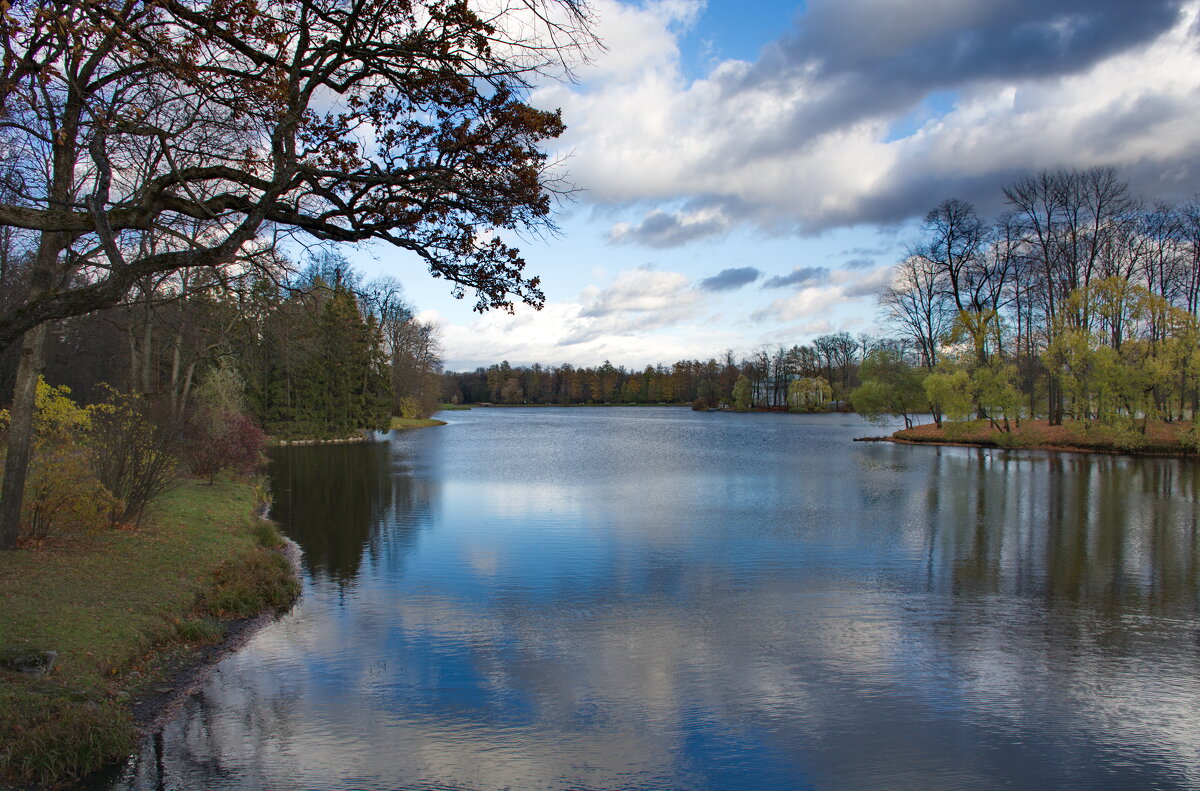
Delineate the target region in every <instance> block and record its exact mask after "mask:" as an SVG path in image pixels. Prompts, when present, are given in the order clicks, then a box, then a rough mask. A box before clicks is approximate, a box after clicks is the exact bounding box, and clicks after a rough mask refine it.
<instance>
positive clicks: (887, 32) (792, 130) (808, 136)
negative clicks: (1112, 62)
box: [727, 0, 1181, 148]
mask: <svg viewBox="0 0 1200 791" xmlns="http://www.w3.org/2000/svg"><path fill="white" fill-rule="evenodd" d="M941 5H943V6H945V7H943V8H939V9H936V10H934V9H931V8H930V3H929V1H928V0H907V2H893V3H887V4H883V5H881V4H879V3H867V2H861V0H813V2H811V3H810V4H809V7H808V10H807V12H806V13H805V14H804V15H803V16H802V17H801V18H800V26H799V29H798V30H797V31H796V32H794V33H793V34H791V35H789V36H787V37H785V38H783V39H781V40H779V41H778V42H776V43H775V44H774V45H771V46H770V47H768V48H767V49H766V50H765V51H764V56H763V58H762V59H761V60H760V61H759V62H758V63H757V64H755V67H754V68H753V69H751V70H750V71H749V72H748V73H746V74H745V75H741V76H739V77H738V78H737V79H735V80H734V81H733V82H732V83H731V84H730V85H728V86H727V89H729V90H732V91H735V92H736V91H740V90H743V89H745V88H747V87H759V88H766V89H768V90H770V89H772V88H773V87H776V88H781V89H783V90H788V88H789V86H791V85H792V84H793V83H795V82H797V81H801V80H803V81H806V82H812V83H815V84H816V85H817V86H818V92H817V94H816V96H815V97H814V101H811V102H805V103H804V104H803V106H801V107H798V108H797V110H796V111H795V113H794V114H793V116H792V117H791V118H790V119H785V120H784V121H783V122H782V123H781V124H780V125H779V127H778V139H777V141H776V142H777V143H778V144H779V145H781V146H783V147H784V148H794V147H795V145H796V143H797V141H801V142H803V141H811V140H814V139H815V138H818V137H819V136H821V135H822V134H825V133H827V132H830V131H833V130H835V129H840V128H843V127H846V126H848V125H851V124H853V123H856V122H858V121H861V120H865V119H872V118H878V117H881V116H892V117H894V116H898V115H902V114H903V113H905V112H906V111H908V110H909V109H910V108H912V107H914V106H916V105H917V104H918V103H919V102H920V101H921V100H922V99H923V98H924V97H925V96H927V95H928V94H929V93H930V92H933V91H946V90H951V91H953V90H956V89H959V88H961V87H963V86H967V85H970V84H971V83H973V82H977V81H981V80H998V79H999V80H1024V79H1044V78H1047V77H1054V76H1060V75H1065V74H1071V73H1076V72H1079V71H1081V70H1083V69H1086V68H1088V67H1090V66H1091V65H1093V64H1095V63H1097V62H1099V61H1100V60H1103V59H1104V58H1107V57H1110V56H1112V55H1114V54H1117V53H1119V52H1122V51H1125V50H1127V49H1130V48H1132V47H1135V46H1138V45H1141V44H1145V43H1147V42H1149V41H1151V40H1153V39H1155V38H1157V37H1158V36H1160V35H1162V34H1163V33H1165V32H1166V31H1167V30H1169V29H1170V28H1171V27H1172V26H1173V25H1174V24H1175V23H1176V22H1177V21H1178V19H1179V17H1180V13H1181V2H1180V0H1050V1H1048V0H975V1H974V2H971V3H960V4H956V5H954V6H949V5H945V4H941ZM788 92H790V91H788Z"/></svg>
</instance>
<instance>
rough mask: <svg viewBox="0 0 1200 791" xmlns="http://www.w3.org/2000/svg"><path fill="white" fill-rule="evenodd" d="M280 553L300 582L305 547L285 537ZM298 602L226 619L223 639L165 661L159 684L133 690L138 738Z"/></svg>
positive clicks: (165, 718)
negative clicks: (230, 657) (227, 659)
mask: <svg viewBox="0 0 1200 791" xmlns="http://www.w3.org/2000/svg"><path fill="white" fill-rule="evenodd" d="M261 518H265V517H261ZM278 552H279V554H280V555H282V556H283V557H284V559H285V560H287V562H288V566H289V567H290V568H291V570H292V575H293V577H295V579H296V580H297V582H299V581H301V580H302V578H303V572H302V570H301V567H300V558H301V557H302V555H303V550H301V549H300V545H299V544H297V543H296V542H295V541H293V540H292V539H290V538H288V537H286V536H284V537H283V546H282V547H281V548H280V549H279V550H278ZM296 601H299V596H297V597H296V599H294V600H293V601H292V602H291V603H290V604H288V605H286V606H282V607H278V606H272V607H268V608H267V609H265V610H263V611H262V612H260V613H258V614H256V615H249V616H246V617H245V618H237V619H234V620H230V621H226V622H225V635H224V637H222V638H221V639H220V640H219V641H217V642H215V643H209V644H207V645H197V646H192V647H190V648H189V649H188V650H186V651H184V652H182V653H181V654H180V655H178V656H175V657H171V658H169V659H168V660H167V661H165V662H164V664H163V666H162V667H161V668H159V674H160V676H162V677H160V678H159V679H158V680H157V683H155V682H154V681H151V682H150V683H148V684H147V685H146V688H145V689H144V690H138V689H134V690H132V691H131V698H130V710H131V712H132V714H133V722H134V725H135V726H136V727H137V731H138V738H139V739H144V738H145V737H147V736H153V735H154V734H156V733H158V732H159V731H161V730H162V729H163V727H165V726H166V724H167V721H168V720H170V719H171V717H173V716H174V715H175V713H176V712H177V711H178V710H179V708H180V707H181V706H182V705H183V704H184V703H185V702H186V701H187V699H188V698H189V697H191V696H192V695H194V694H196V693H197V692H199V691H200V688H201V687H202V686H203V685H204V682H205V681H207V680H208V677H209V676H211V675H212V673H213V671H214V670H215V669H216V667H217V665H218V664H220V663H221V661H222V660H223V659H225V658H226V657H228V656H230V655H232V654H234V653H236V652H237V651H238V650H239V649H241V648H242V647H243V646H245V645H246V643H248V642H250V640H252V639H253V638H254V637H255V635H257V634H258V633H259V632H261V631H262V630H263V629H264V628H266V627H267V626H269V625H270V624H271V623H273V622H275V621H276V620H278V619H279V618H282V617H283V616H284V615H286V614H287V613H289V612H290V611H291V609H292V607H294V606H295V605H296ZM130 760H134V757H133V756H131V757H130ZM100 771H104V770H100Z"/></svg>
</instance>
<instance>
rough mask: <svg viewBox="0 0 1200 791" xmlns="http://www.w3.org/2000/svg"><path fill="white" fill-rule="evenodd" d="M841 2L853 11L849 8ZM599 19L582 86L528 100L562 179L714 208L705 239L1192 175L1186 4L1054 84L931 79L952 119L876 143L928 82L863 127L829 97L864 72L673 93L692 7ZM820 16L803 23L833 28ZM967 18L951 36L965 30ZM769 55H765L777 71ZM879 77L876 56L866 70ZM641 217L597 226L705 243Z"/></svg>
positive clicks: (732, 64)
mask: <svg viewBox="0 0 1200 791" xmlns="http://www.w3.org/2000/svg"><path fill="white" fill-rule="evenodd" d="M847 3H848V4H849V5H853V6H855V9H854V14H858V15H861V14H863V13H865V12H864V7H865V6H863V3H862V2H851V0H847ZM817 5H819V6H820V8H824V9H826V11H827V12H828V11H829V9H830V8H831V6H830V5H829V4H817ZM599 7H600V9H601V16H602V18H605V17H607V19H608V21H607V22H605V23H604V25H603V26H602V29H601V33H602V35H609V33H606V31H611V35H612V38H611V39H610V40H609V46H610V49H609V52H608V53H607V54H606V55H605V56H604V57H603V58H601V59H600V61H599V63H598V64H597V66H596V69H595V71H593V72H585V73H584V75H583V76H584V78H585V81H586V82H585V87H584V88H580V89H571V88H569V87H566V86H556V87H554V88H550V89H546V90H545V91H543V92H542V93H541V94H540V95H539V97H538V100H539V101H540V102H542V103H546V104H553V105H556V106H557V105H561V106H562V107H563V110H564V117H565V119H566V121H567V124H568V126H569V129H568V132H567V134H566V136H565V138H564V145H565V147H566V148H567V149H569V150H572V151H573V152H574V156H573V158H572V159H571V161H570V162H569V168H570V170H571V174H572V178H573V179H574V180H575V182H576V183H578V184H579V185H580V186H581V187H583V188H584V190H585V192H584V193H583V197H584V198H585V199H586V200H592V201H596V202H600V203H610V204H628V203H642V204H645V205H646V206H648V207H651V208H654V207H656V206H657V205H659V204H661V203H663V202H672V201H688V200H703V201H706V202H707V204H708V205H709V206H720V207H723V208H722V210H721V211H720V213H719V217H720V219H721V223H722V225H721V228H720V229H719V230H721V231H723V230H725V229H727V228H728V227H729V225H730V224H732V223H733V222H735V221H742V222H751V223H753V224H756V225H758V226H760V227H763V228H767V229H774V230H778V229H781V228H782V229H792V230H796V229H799V230H803V231H816V230H820V229H822V228H827V227H832V226H838V225H848V224H855V223H861V222H895V221H899V220H902V219H904V218H906V217H911V216H914V215H915V214H917V213H919V212H922V211H924V210H926V209H927V208H928V207H929V206H931V205H934V204H936V203H937V202H938V201H940V200H942V199H944V198H946V197H949V196H951V195H959V196H961V197H966V198H968V199H973V200H981V201H985V202H986V201H992V202H995V201H998V199H999V197H1000V195H999V186H1000V185H1001V184H1003V183H1005V182H1006V181H1008V180H1011V178H1012V177H1013V175H1014V174H1016V173H1023V172H1028V171H1030V170H1033V169H1037V168H1057V167H1072V166H1078V167H1088V166H1091V165H1096V164H1105V165H1109V164H1111V165H1115V166H1117V167H1118V168H1122V171H1121V172H1122V174H1123V175H1125V176H1126V177H1127V178H1131V179H1133V180H1134V181H1135V186H1138V187H1140V188H1142V189H1147V190H1169V189H1171V188H1172V185H1171V183H1170V181H1171V179H1177V178H1178V177H1179V173H1181V172H1183V173H1190V174H1192V175H1193V176H1194V173H1195V168H1196V167H1197V166H1200V125H1197V124H1195V123H1194V119H1195V118H1196V117H1198V116H1200V92H1198V91H1197V90H1196V88H1195V85H1196V75H1197V74H1200V51H1198V48H1197V46H1196V35H1195V33H1194V32H1193V31H1194V28H1195V23H1196V17H1197V4H1196V3H1195V2H1192V3H1190V4H1189V5H1188V6H1187V11H1186V13H1184V14H1183V15H1181V17H1180V18H1179V20H1178V21H1177V22H1176V23H1175V24H1174V26H1173V27H1171V28H1170V29H1169V30H1168V32H1166V33H1165V34H1163V35H1157V34H1155V37H1153V38H1150V39H1149V40H1148V41H1146V42H1136V41H1135V42H1134V43H1133V44H1131V45H1130V46H1128V47H1126V48H1124V49H1121V48H1120V47H1119V46H1117V44H1120V43H1121V42H1117V44H1113V45H1112V46H1111V47H1110V48H1109V50H1104V51H1099V52H1097V53H1095V54H1091V55H1089V54H1088V53H1084V54H1083V55H1077V56H1076V61H1077V62H1076V63H1073V64H1072V66H1071V68H1069V69H1068V68H1065V67H1064V68H1062V69H1060V71H1059V72H1053V71H1051V70H1047V71H1046V72H1045V73H1044V74H1037V75H1030V74H1028V73H1025V72H1024V71H1022V69H1021V67H1020V66H1019V64H1016V59H1015V57H1014V58H1013V61H1014V63H1013V65H1011V72H1012V76H1011V78H1009V77H1006V76H1005V73H1004V72H1003V71H1002V70H1001V69H1000V68H993V69H991V70H988V69H985V68H983V67H979V66H974V67H973V69H970V70H966V71H965V73H964V74H963V75H962V76H960V75H958V74H956V73H953V72H951V73H946V74H944V75H940V79H941V81H942V83H943V85H942V89H951V90H953V91H954V92H955V93H956V99H955V101H954V106H953V107H952V108H951V109H949V110H948V111H947V112H945V113H942V114H935V116H934V117H931V118H930V119H929V120H927V121H926V122H925V123H924V124H923V125H921V126H920V127H919V128H917V129H916V130H915V131H913V133H912V134H910V135H908V136H907V137H904V138H902V139H898V140H891V139H889V137H888V135H889V133H890V131H891V129H892V126H893V123H894V122H895V121H896V120H897V119H898V118H900V117H902V116H903V115H904V114H905V113H907V112H909V111H910V110H912V109H913V108H914V107H915V106H916V105H918V104H919V103H920V102H921V101H923V100H924V99H925V96H926V95H927V93H926V90H934V87H933V86H935V85H936V83H935V82H933V80H932V78H928V77H926V78H925V79H927V80H930V82H929V85H930V87H929V88H928V89H926V88H925V87H921V88H920V89H919V90H918V92H917V93H916V94H915V95H914V98H913V102H910V103H908V104H906V105H905V106H904V107H902V108H892V107H882V109H879V110H878V111H871V110H860V109H857V108H855V107H854V106H852V104H851V103H850V101H849V99H847V98H845V97H844V96H843V94H847V93H848V94H849V95H850V96H853V92H854V91H859V92H867V91H869V90H872V89H871V87H870V86H869V85H867V84H866V83H867V82H868V80H867V78H868V77H869V76H870V74H871V73H874V72H871V73H868V72H867V71H865V70H864V71H863V72H862V73H860V74H849V75H848V76H847V73H840V74H834V75H830V74H828V73H826V72H823V71H822V70H821V69H819V68H817V67H815V66H812V65H811V64H809V65H808V66H805V65H804V63H803V62H802V61H801V62H798V63H796V62H793V63H790V64H785V66H786V68H785V66H779V67H777V68H776V67H775V66H773V65H772V64H771V63H769V59H770V51H768V53H767V54H766V55H764V59H763V61H760V62H759V63H757V64H750V63H746V62H742V61H725V62H723V63H721V64H719V65H717V66H716V67H714V68H713V69H712V70H711V71H710V72H709V73H708V74H707V75H705V76H704V77H703V78H701V79H696V80H691V81H689V80H687V79H685V78H684V77H683V75H682V72H681V69H680V65H679V54H678V45H677V43H676V38H675V36H676V35H677V32H678V29H679V26H680V23H681V21H684V20H686V19H687V18H688V13H694V12H695V8H696V7H697V4H695V3H658V4H651V5H649V6H647V7H645V8H640V9H638V8H627V7H621V6H619V4H615V3H610V2H602V3H601V4H600V6H599ZM1097 13H1098V14H1100V13H1102V12H1097ZM836 16H837V15H836V14H831V13H826V14H825V17H828V18H827V19H816V18H814V20H813V21H812V24H818V23H820V24H827V25H834V24H837V20H836V19H833V17H836ZM850 16H853V14H851V15H850ZM978 17H979V15H978V14H974V15H972V14H967V15H965V16H964V17H963V18H962V19H960V20H958V24H960V25H962V26H963V28H962V29H963V30H966V29H968V27H966V26H968V25H971V24H981V22H980V20H979V18H978ZM991 23H994V20H992V22H991ZM945 28H946V25H940V26H932V27H929V29H925V28H924V27H922V26H916V27H915V28H914V29H913V30H910V31H908V33H907V34H906V35H908V36H909V38H912V37H913V36H916V37H918V38H919V37H920V36H922V35H926V36H935V35H948V34H947V33H946V30H945ZM892 32H894V31H892ZM889 35H890V33H889ZM1112 35H1113V36H1115V35H1116V34H1112ZM1146 35H1150V34H1149V33H1147V34H1146ZM901 43H903V42H901ZM910 45H911V42H909V44H906V45H905V46H910ZM1080 46H1081V47H1082V45H1080ZM784 48H785V44H780V45H779V46H777V47H776V55H777V56H778V57H779V58H782V56H779V55H778V52H779V51H782V50H783V49H784ZM1089 57H1090V60H1089ZM838 65H839V66H844V64H838ZM851 65H852V66H855V65H857V64H851ZM887 65H888V64H887V62H886V60H883V54H880V55H878V56H877V57H876V60H875V62H873V63H872V68H874V69H876V70H883V69H886V68H887ZM772 68H775V71H773V72H771V73H770V74H768V75H767V76H765V77H764V76H763V74H762V72H764V71H769V70H770V69H772ZM846 68H847V69H848V68H849V67H846ZM826 71H828V70H826ZM854 79H857V80H858V82H857V83H854V82H850V81H851V80H854ZM871 98H873V99H877V98H878V96H877V95H875V94H872V96H871ZM843 116H844V117H843ZM1191 184H1194V178H1192V179H1191V180H1190V181H1188V182H1187V183H1186V184H1183V185H1181V186H1179V187H1176V189H1179V190H1183V191H1187V190H1189V189H1190V188H1191V186H1190V185H1191ZM709 211H716V210H713V209H709ZM652 219H653V220H657V222H658V226H654V224H653V223H651V227H650V229H649V231H651V232H650V233H644V234H641V236H640V237H639V234H638V231H639V230H646V228H645V225H646V222H645V221H644V222H643V223H642V224H641V225H638V226H630V225H628V224H626V225H621V226H618V227H616V228H614V230H613V238H614V239H618V240H639V241H644V242H647V243H649V244H656V243H657V244H660V245H665V244H674V243H684V242H687V241H690V240H692V239H694V238H698V237H700V236H703V235H704V233H678V234H674V233H673V231H674V230H679V229H687V228H688V225H689V223H690V224H692V225H693V226H694V227H692V230H693V231H705V230H708V228H707V226H705V225H704V224H703V223H704V222H705V221H706V218H703V217H699V216H691V217H689V216H688V215H686V214H679V215H676V216H674V217H671V216H670V215H667V214H666V213H664V212H661V211H660V212H658V213H657V214H656V213H655V212H654V211H651V212H650V213H649V215H648V216H647V220H652ZM671 219H673V220H674V223H673V224H672V223H668V222H665V221H666V220H671ZM711 219H712V217H709V218H707V220H711ZM668 225H670V226H671V227H666V226H668ZM656 227H657V228H658V230H659V231H662V232H663V233H660V234H658V235H655V233H653V231H654V230H655V228H656Z"/></svg>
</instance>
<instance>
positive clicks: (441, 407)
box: [438, 404, 471, 412]
mask: <svg viewBox="0 0 1200 791" xmlns="http://www.w3.org/2000/svg"><path fill="white" fill-rule="evenodd" d="M470 408H471V407H469V406H467V405H466V404H438V411H439V412H464V411H466V410H468V409H470Z"/></svg>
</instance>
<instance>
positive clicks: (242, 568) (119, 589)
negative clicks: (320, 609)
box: [0, 480, 302, 789]
mask: <svg viewBox="0 0 1200 791" xmlns="http://www.w3.org/2000/svg"><path fill="white" fill-rule="evenodd" d="M256 494H257V493H256V489H255V486H254V485H253V484H252V483H251V482H248V481H229V480H225V481H220V482H218V484H217V485H216V486H215V487H214V486H210V485H208V484H204V483H200V482H197V481H188V482H185V483H182V484H181V485H180V486H179V487H177V488H176V489H175V490H173V492H172V493H170V494H169V495H168V496H167V497H166V498H164V499H165V501H164V503H162V504H161V506H160V510H159V512H158V514H156V516H155V518H154V519H153V521H151V522H150V523H148V524H145V525H141V526H129V527H125V528H118V529H105V530H97V531H94V532H87V533H83V534H80V535H78V536H71V537H68V538H66V539H61V540H59V542H57V543H54V544H51V545H49V546H47V547H42V548H37V549H22V550H14V551H13V552H4V553H0V600H4V601H5V603H6V607H5V609H4V610H3V612H0V632H2V633H3V637H4V643H5V645H6V646H7V649H6V650H7V651H8V652H9V653H12V654H13V655H14V656H22V655H23V654H28V655H31V656H32V655H34V654H37V653H40V654H42V655H45V656H47V657H49V662H47V663H46V665H45V667H44V669H43V668H41V667H39V668H35V669H34V670H32V671H31V672H20V666H19V665H16V664H13V665H11V666H6V667H2V668H0V772H2V775H3V776H2V777H0V788H10V787H11V788H14V789H17V788H29V789H34V788H51V787H68V788H80V789H82V788H89V787H93V786H92V784H93V783H95V782H97V780H98V779H99V778H101V777H106V778H111V777H112V776H113V775H112V773H113V772H120V771H122V768H123V767H124V766H127V759H128V758H129V756H130V755H131V754H132V753H133V751H134V750H136V749H137V745H138V744H139V743H140V742H141V741H142V740H143V739H144V738H145V737H146V736H147V735H150V734H153V733H155V732H157V731H158V730H160V729H161V727H162V725H163V724H164V723H165V722H166V721H167V720H168V719H169V718H170V716H172V714H173V713H174V712H175V711H177V710H178V707H179V706H180V705H181V704H182V703H183V702H184V701H186V700H187V699H188V697H189V696H190V695H191V694H193V693H194V692H195V691H196V690H197V689H199V688H200V687H201V685H202V684H203V683H204V681H205V680H206V679H207V678H208V677H209V673H211V672H212V670H213V668H214V667H215V666H216V664H217V663H218V662H219V661H220V660H221V659H223V658H225V657H227V656H229V655H230V654H231V653H233V652H234V651H236V650H238V649H239V648H241V647H242V646H244V645H245V644H246V642H247V641H249V640H250V639H251V638H253V636H254V635H256V634H257V633H258V632H259V631H260V630H261V629H262V628H263V627H264V626H266V625H267V624H269V623H271V622H272V621H273V620H274V619H275V618H277V617H279V616H280V615H281V614H283V613H286V612H287V611H288V610H289V609H290V608H291V607H292V606H293V605H294V603H295V601H296V600H297V598H298V595H299V593H300V591H301V580H302V577H301V574H300V567H299V561H300V556H301V553H300V549H299V547H298V546H297V545H296V544H294V542H291V541H290V540H289V539H287V538H286V537H284V536H282V535H281V534H280V533H279V532H278V530H277V528H276V526H275V525H274V524H273V523H271V522H270V521H269V520H265V519H264V518H263V516H262V514H263V510H264V506H263V504H262V503H261V502H260V501H258V499H257V496H256ZM53 581H56V582H53ZM3 647H4V646H0V648H3ZM21 652H23V654H22V653H21Z"/></svg>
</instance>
